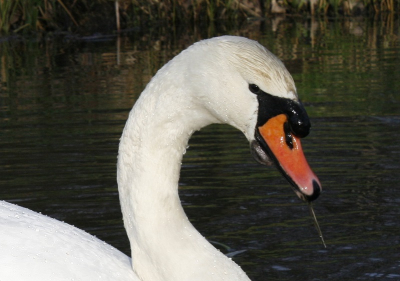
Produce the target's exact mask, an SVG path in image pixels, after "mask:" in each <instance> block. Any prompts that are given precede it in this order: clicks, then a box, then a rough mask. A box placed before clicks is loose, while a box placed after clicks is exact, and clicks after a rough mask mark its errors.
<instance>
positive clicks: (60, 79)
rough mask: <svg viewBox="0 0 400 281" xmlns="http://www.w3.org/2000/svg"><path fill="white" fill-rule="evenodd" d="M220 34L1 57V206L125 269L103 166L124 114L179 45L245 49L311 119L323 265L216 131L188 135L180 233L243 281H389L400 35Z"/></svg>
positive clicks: (270, 188)
mask: <svg viewBox="0 0 400 281" xmlns="http://www.w3.org/2000/svg"><path fill="white" fill-rule="evenodd" d="M224 28H225V27H223V26H214V27H212V26H211V27H210V28H209V29H205V30H201V31H193V33H192V34H193V35H192V36H187V35H183V34H182V35H181V34H180V33H179V32H177V33H175V35H171V36H169V35H166V34H165V33H161V34H162V35H161V36H160V34H159V33H156V32H153V33H150V34H148V35H146V36H142V35H140V34H138V33H136V34H126V36H123V37H121V38H116V37H112V36H111V37H105V38H96V37H91V38H84V40H81V39H79V38H68V37H67V38H61V39H60V38H54V39H53V40H49V41H35V40H9V41H7V40H5V41H1V43H0V45H1V50H0V56H1V72H0V74H1V79H0V80H1V91H0V153H1V158H0V171H1V177H0V198H1V199H4V200H8V201H11V202H15V203H17V204H20V205H22V206H26V207H28V208H31V209H33V210H36V211H40V212H42V213H44V214H47V215H49V216H52V217H55V218H57V219H59V220H64V221H66V222H68V223H70V224H73V225H76V226H78V227H79V228H82V229H85V230H87V231H88V232H90V233H92V234H94V235H96V236H98V237H100V238H101V239H103V240H105V241H107V242H109V243H110V244H112V245H114V246H116V247H117V248H119V249H121V250H122V251H124V252H125V253H128V254H129V245H128V241H127V238H126V235H125V232H124V229H123V226H122V221H121V213H120V209H119V203H118V195H117V187H116V181H115V166H116V165H115V163H116V155H117V147H118V139H119V136H120V133H121V131H122V128H123V126H124V122H125V120H126V118H127V114H128V112H129V110H130V108H131V106H132V104H133V103H134V101H135V100H136V98H137V96H138V95H139V93H140V92H141V90H142V89H143V88H144V86H145V85H146V83H147V82H148V81H149V79H150V78H151V76H152V75H153V74H154V73H155V72H156V71H157V69H159V68H160V67H161V66H162V65H163V64H164V63H165V62H166V61H168V60H169V59H170V58H172V57H173V56H174V55H176V54H177V53H178V52H179V51H180V50H182V49H183V48H185V47H186V46H188V45H190V44H191V43H193V42H194V41H197V40H199V39H201V38H206V37H210V36H215V35H220V34H227V33H229V34H236V35H245V36H248V37H250V38H253V39H257V40H259V41H260V42H261V43H262V44H264V45H265V46H268V48H269V49H270V50H271V51H273V52H274V53H276V54H277V55H278V56H279V57H280V58H281V59H283V60H284V62H285V64H286V65H287V67H288V68H289V70H290V71H291V73H292V74H293V77H294V79H295V80H296V83H297V87H298V91H299V93H300V95H301V98H302V100H303V102H304V103H305V105H306V106H307V108H308V111H309V114H310V116H311V117H312V122H313V128H312V132H311V134H310V136H309V137H308V138H307V139H305V140H304V141H303V144H304V147H305V150H306V154H307V156H308V158H309V161H310V163H311V165H312V167H313V168H314V170H315V172H316V173H317V175H318V176H319V178H320V180H321V182H322V184H323V188H324V192H323V193H322V196H321V197H320V199H319V200H318V201H317V202H316V203H315V204H314V208H315V212H316V215H317V217H318V219H319V223H320V226H321V229H322V232H323V234H324V237H325V240H326V243H327V249H324V248H323V247H322V246H321V244H320V241H319V238H318V235H317V233H316V231H315V229H314V227H313V221H312V218H311V217H310V215H309V211H308V207H307V206H306V205H305V204H303V203H301V202H300V201H299V200H298V199H297V198H296V196H295V195H294V194H293V193H292V191H291V189H290V187H289V184H288V183H287V182H285V180H284V179H282V177H281V176H280V175H279V173H278V172H277V171H275V169H273V168H266V167H263V166H259V165H258V164H256V163H255V162H254V161H253V160H252V159H251V156H250V153H249V148H248V144H247V142H246V140H245V138H244V136H242V135H241V133H240V132H237V131H235V130H234V129H232V128H228V127H226V126H221V125H213V126H210V127H208V128H205V129H203V130H202V131H201V132H197V133H195V135H194V137H193V138H192V139H191V141H190V148H189V149H188V151H187V153H186V155H185V157H184V163H183V164H184V165H183V170H182V177H181V190H180V192H181V193H180V194H181V199H182V203H183V205H184V207H185V210H186V212H187V213H188V216H189V217H190V219H191V221H192V222H193V223H194V224H195V226H196V227H197V228H198V229H199V230H200V231H201V232H202V233H203V234H204V235H206V237H207V238H208V239H210V240H212V241H216V242H218V243H221V244H222V245H225V246H220V247H221V250H222V251H226V252H231V253H232V252H235V251H242V250H245V251H244V252H242V253H240V254H238V255H236V256H235V257H234V259H235V260H236V261H237V262H238V263H239V264H240V265H241V266H242V267H243V268H244V269H245V270H246V272H247V273H248V274H249V276H250V277H251V278H252V279H253V280H265V276H268V277H269V279H272V280H292V279H295V280H296V279H297V280H342V279H346V280H375V279H377V278H379V280H386V279H387V280H399V279H400V251H399V233H400V224H399V223H398V219H399V217H400V208H399V206H400V188H399V181H400V174H399V173H398V171H400V164H399V155H400V145H399V144H398V142H397V140H398V139H399V138H400V114H399V112H400V101H399V99H400V95H399V92H400V67H399V65H400V43H399V42H400V41H399V36H400V33H399V22H398V21H394V20H393V19H392V18H390V17H388V18H385V19H384V20H383V21H373V20H361V21H355V20H331V21H328V20H326V21H320V22H318V21H314V20H307V21H305V22H295V21H293V20H291V19H275V20H274V21H271V22H249V23H246V24H244V26H243V27H242V28H241V29H234V30H232V31H230V29H229V28H228V29H224ZM100 39H101V40H100ZM228 247H229V248H228Z"/></svg>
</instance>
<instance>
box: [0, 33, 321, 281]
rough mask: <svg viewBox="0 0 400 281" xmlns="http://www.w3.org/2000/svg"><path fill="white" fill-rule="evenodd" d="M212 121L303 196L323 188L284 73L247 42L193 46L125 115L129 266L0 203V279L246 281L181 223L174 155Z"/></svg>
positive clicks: (70, 230) (83, 236)
mask: <svg viewBox="0 0 400 281" xmlns="http://www.w3.org/2000/svg"><path fill="white" fill-rule="evenodd" d="M211 123H227V124H230V125H232V126H234V127H236V128H238V129H239V130H241V131H242V132H243V133H244V134H245V136H246V137H247V139H248V140H249V142H250V144H251V148H252V154H253V156H254V157H255V158H256V160H257V161H259V162H260V163H263V164H267V163H269V162H274V163H275V164H276V165H277V167H278V168H279V169H280V170H281V172H282V173H283V175H284V176H285V177H286V178H287V179H288V180H289V182H290V183H291V184H292V186H293V189H294V190H295V192H296V193H297V195H298V196H299V197H300V198H302V199H304V200H313V199H315V198H316V197H318V194H319V192H320V190H321V187H320V186H321V185H320V184H319V181H318V179H317V177H316V176H315V175H314V174H313V173H312V171H311V170H310V168H309V166H308V164H307V162H306V160H305V158H304V156H303V154H302V151H301V146H300V141H299V137H304V136H305V135H307V134H308V131H309V127H310V123H309V120H308V117H307V114H306V112H305V110H304V108H303V106H302V105H301V103H300V101H299V100H298V97H297V93H296V88H295V85H294V82H293V79H292V77H291V76H290V74H289V72H288V71H287V70H286V68H285V67H284V65H283V64H282V62H281V61H280V60H278V59H277V58H276V57H275V56H274V55H273V54H272V53H270V52H269V51H268V50H266V49H265V48H264V47H262V46H261V45H260V44H258V43H257V42H255V41H252V40H249V39H246V38H241V37H234V36H223V37H219V38H213V39H208V40H204V41H201V42H199V43H196V44H194V45H193V46H191V47H189V48H188V49H186V50H185V51H183V52H182V53H181V54H179V55H178V56H176V57H175V58H174V59H173V60H171V61H170V62H169V63H167V64H166V65H165V66H164V67H163V68H162V69H161V70H159V71H158V73H157V74H156V75H155V77H154V78H153V79H152V80H151V82H150V83H149V84H148V85H147V87H146V89H145V90H144V91H143V93H142V95H141V96H140V98H139V99H138V101H137V102H136V104H135V106H134V108H133V110H132V111H131V112H130V114H129V119H128V121H127V123H126V126H125V129H124V131H123V134H122V138H121V142H120V146H119V157H118V176H117V178H118V188H119V194H120V201H121V205H122V212H123V218H124V224H125V228H126V231H127V233H128V237H129V240H130V244H131V250H132V260H131V259H130V258H129V257H127V256H126V255H124V254H122V253H121V252H119V251H118V250H116V249H115V248H113V247H112V246H109V245H107V244H105V243H104V242H102V241H100V240H98V239H96V238H95V237H93V236H91V235H89V234H87V233H85V232H84V231H81V230H79V229H77V228H75V227H73V226H70V225H68V224H65V223H63V222H59V221H57V220H54V219H51V218H48V217H46V216H43V215H41V214H38V213H35V212H33V211H30V210H28V209H25V208H22V207H18V206H16V205H13V204H10V203H7V202H4V201H0V280H2V281H3V280H4V281H13V280H52V281H53V280H85V281H87V280H142V281H196V280H198V281H200V280H201V281H204V280H208V281H211V280H230V281H232V280H249V279H248V277H247V275H246V274H245V273H244V272H243V271H242V270H241V268H240V267H239V266H238V265H236V264H235V263H234V262H233V261H231V260H230V259H228V258H227V257H226V256H224V255H223V254H221V253H220V252H219V251H218V250H216V249H215V248H214V247H213V246H212V245H211V244H210V243H208V242H207V240H206V239H205V238H204V237H203V236H201V235H200V233H199V232H197V230H196V229H195V228H194V227H193V226H192V224H191V223H190V222H189V220H188V218H187V217H186V215H185V213H184V211H183V208H182V206H181V203H180V200H179V196H178V188H177V187H178V179H179V171H180V166H181V161H182V155H183V153H184V151H185V148H186V146H187V143H188V139H189V137H190V136H191V135H192V133H193V132H194V131H196V130H199V129H200V128H202V127H204V126H206V125H208V124H211Z"/></svg>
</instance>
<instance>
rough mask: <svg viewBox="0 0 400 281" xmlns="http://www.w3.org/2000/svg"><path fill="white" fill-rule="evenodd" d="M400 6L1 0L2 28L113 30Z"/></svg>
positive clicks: (338, 1) (370, 0)
mask: <svg viewBox="0 0 400 281" xmlns="http://www.w3.org/2000/svg"><path fill="white" fill-rule="evenodd" d="M274 5H275V7H274V9H271V7H272V6H274ZM399 8H400V0H258V1H256V0H164V1H159V0H0V16H1V18H0V33H2V34H6V33H9V32H14V33H17V32H30V31H72V32H81V31H85V30H86V31H91V30H93V31H94V30H96V31H98V30H101V31H111V30H116V29H117V26H121V28H131V27H134V26H141V25H147V26H148V25H150V24H155V23H156V24H188V23H196V22H204V21H208V22H213V21H219V20H243V19H246V18H249V17H251V18H261V17H265V16H267V15H268V14H271V13H274V12H278V13H289V14H304V13H306V14H312V15H314V14H317V15H333V16H335V15H340V14H343V15H349V16H351V15H354V14H355V13H357V14H364V15H372V14H377V13H382V12H390V13H394V14H398V12H399ZM118 30H119V27H118Z"/></svg>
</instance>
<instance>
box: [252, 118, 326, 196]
mask: <svg viewBox="0 0 400 281" xmlns="http://www.w3.org/2000/svg"><path fill="white" fill-rule="evenodd" d="M258 131H259V134H260V135H261V137H262V138H263V140H264V141H265V143H266V145H267V149H266V152H267V154H268V156H269V157H270V158H271V159H272V160H273V161H274V162H275V164H276V166H277V167H278V169H280V170H281V172H282V174H283V175H284V176H285V177H286V178H287V179H288V181H289V182H290V183H291V184H292V186H293V189H294V191H295V193H296V194H297V196H298V197H299V198H301V199H303V200H305V201H312V200H314V199H316V198H317V197H318V195H319V193H320V192H321V184H320V182H319V180H318V178H317V176H316V175H315V174H314V172H313V171H312V170H311V168H310V166H309V165H308V162H307V160H306V158H305V156H304V153H303V149H302V148H301V143H300V139H299V138H298V137H296V136H294V135H293V134H292V132H291V131H290V127H289V124H288V120H287V117H286V115H285V114H280V115H277V116H275V117H273V118H270V119H269V120H268V121H267V122H266V123H265V124H264V125H262V126H260V127H258Z"/></svg>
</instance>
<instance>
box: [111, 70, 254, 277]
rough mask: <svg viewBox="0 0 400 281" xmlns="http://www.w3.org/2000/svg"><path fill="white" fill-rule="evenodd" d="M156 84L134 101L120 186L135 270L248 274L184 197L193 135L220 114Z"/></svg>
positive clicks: (121, 150)
mask: <svg viewBox="0 0 400 281" xmlns="http://www.w3.org/2000/svg"><path fill="white" fill-rule="evenodd" d="M158 75H159V76H162V74H158ZM162 78H163V77H158V81H160V79H161V81H162ZM175 79H176V78H175ZM153 81H154V80H153ZM178 84H179V83H178ZM157 89H158V87H157V85H154V83H150V84H149V86H148V87H147V88H146V90H145V91H144V92H143V93H142V95H141V97H140V98H139V100H138V101H137V102H136V105H135V107H134V109H133V110H132V111H131V113H130V115H129V119H128V121H127V123H126V126H125V129H124V132H123V135H122V137H121V142H120V147H119V156H118V177H117V178H118V189H119V194H120V201H121V207H122V213H123V218H124V224H125V228H126V231H127V233H128V237H129V240H130V243H131V250H132V263H133V267H134V270H135V271H136V272H137V274H138V276H139V277H140V278H141V279H142V280H143V281H158V280H159V281H166V280H192V281H194V280H202V281H204V280H223V279H224V278H225V280H249V279H248V278H247V276H246V275H245V273H244V272H243V271H242V270H241V269H240V268H239V267H238V266H237V265H236V264H235V263H234V262H232V261H231V260H229V259H228V258H226V257H225V256H224V255H223V254H221V253H220V252H219V251H217V250H216V249H215V248H214V247H213V246H212V245H211V244H209V243H208V242H207V240H206V239H205V238H204V237H203V236H201V235H200V234H199V233H198V232H197V231H196V229H195V228H194V227H193V226H192V224H191V223H190V222H189V220H188V219H187V217H186V215H185V213H184V210H183V208H182V205H181V203H180V199H179V195H178V181H179V173H180V167H181V161H182V156H183V154H184V152H185V150H186V146H187V143H188V140H189V137H190V136H191V135H192V133H193V132H194V131H195V130H198V129H200V128H201V127H204V126H206V125H208V124H210V123H215V122H217V120H215V118H213V117H212V116H211V115H210V114H208V113H207V112H204V111H203V110H202V109H201V108H200V107H197V106H196V105H195V104H194V103H193V102H192V101H191V99H190V98H188V97H185V98H182V97H180V96H179V95H180V94H179V93H181V94H182V95H183V93H182V91H179V90H178V89H170V90H169V91H168V93H165V92H160V93H159V92H157Z"/></svg>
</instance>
